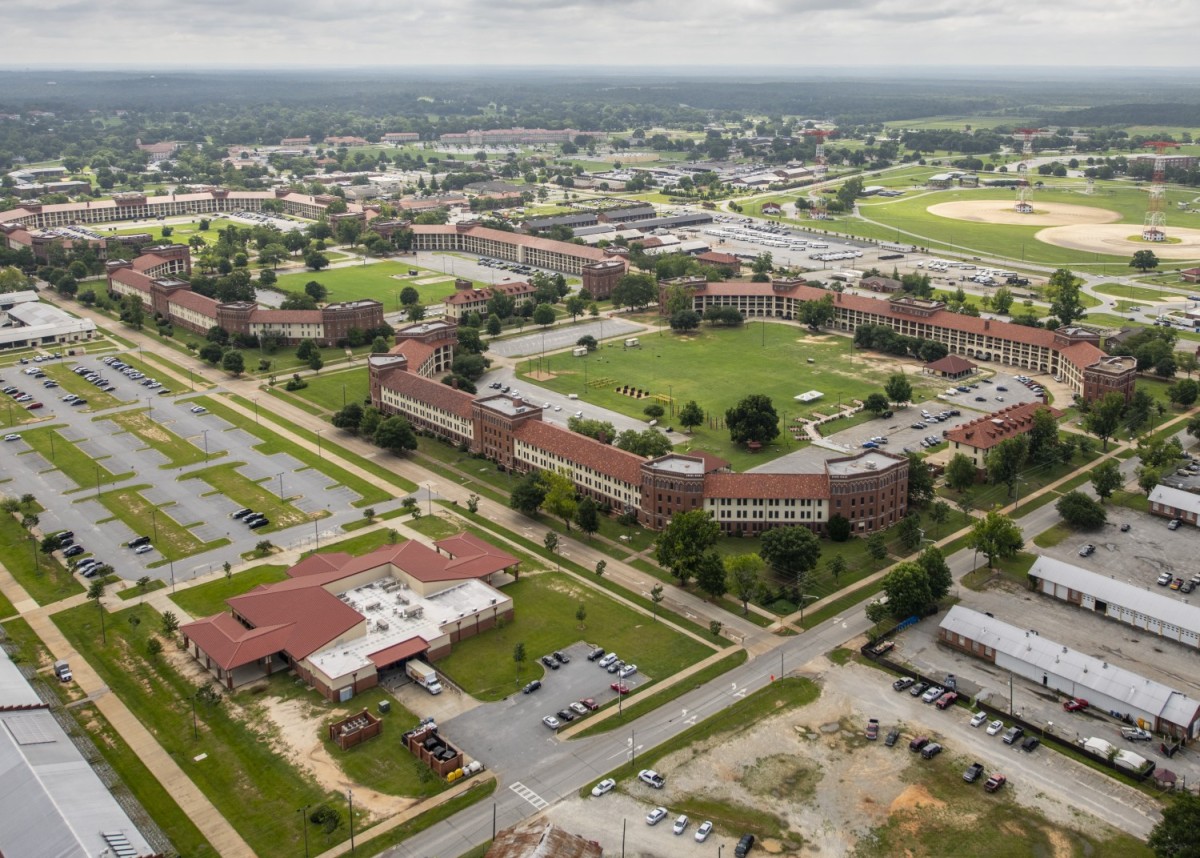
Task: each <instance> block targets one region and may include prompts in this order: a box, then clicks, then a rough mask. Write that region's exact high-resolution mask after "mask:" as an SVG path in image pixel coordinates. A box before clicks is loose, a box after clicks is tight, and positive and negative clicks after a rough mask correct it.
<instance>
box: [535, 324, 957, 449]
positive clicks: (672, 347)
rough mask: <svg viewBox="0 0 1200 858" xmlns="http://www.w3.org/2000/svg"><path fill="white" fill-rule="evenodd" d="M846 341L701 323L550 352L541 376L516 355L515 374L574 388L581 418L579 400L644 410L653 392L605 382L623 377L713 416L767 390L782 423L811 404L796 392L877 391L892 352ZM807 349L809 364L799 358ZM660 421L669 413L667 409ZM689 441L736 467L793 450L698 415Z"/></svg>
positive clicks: (915, 379)
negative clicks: (749, 441) (743, 443)
mask: <svg viewBox="0 0 1200 858" xmlns="http://www.w3.org/2000/svg"><path fill="white" fill-rule="evenodd" d="M850 347H851V341H850V340H849V339H848V338H846V337H840V336H835V335H832V334H820V335H811V334H808V333H807V332H806V331H804V330H803V329H800V328H796V327H793V326H790V325H788V326H784V325H763V324H759V323H755V324H749V325H745V326H743V327H741V328H738V329H733V330H729V329H713V328H708V327H704V328H702V329H701V330H700V331H698V332H696V333H694V334H692V335H688V336H677V335H674V334H672V335H669V336H663V337H659V336H649V337H643V338H642V347H641V348H634V349H625V348H623V347H622V346H621V345H620V344H610V345H609V346H607V347H605V348H604V349H602V350H601V351H599V352H595V353H593V355H592V356H590V357H588V358H585V359H580V358H576V357H573V356H572V355H571V353H570V352H569V351H568V352H564V353H560V354H554V355H550V356H548V357H547V359H546V365H547V369H548V371H549V373H551V377H550V378H548V379H535V378H534V377H533V376H531V375H530V371H531V369H534V370H535V369H536V366H537V363H536V361H534V362H531V361H525V362H523V363H521V364H520V365H519V371H520V374H521V375H522V376H523V377H524V378H526V379H528V380H531V381H533V380H537V382H538V383H539V384H543V385H545V386H546V387H549V388H551V389H552V390H555V391H556V392H558V393H577V394H579V399H580V401H579V407H580V409H582V410H583V412H584V416H585V417H586V416H588V411H589V408H588V406H600V407H604V408H609V409H612V410H613V411H618V412H621V413H624V414H627V415H630V416H634V417H642V418H643V419H644V417H643V415H642V409H643V408H645V406H646V405H648V404H649V403H650V402H652V401H653V399H651V398H649V397H646V398H642V399H636V398H633V397H631V396H627V395H624V394H622V393H619V392H617V391H616V389H615V388H617V387H621V386H625V385H629V386H631V387H634V388H639V389H642V390H647V391H650V392H651V394H653V395H654V396H661V397H663V399H664V400H665V399H668V398H669V397H674V402H675V406H676V408H680V407H682V406H683V405H684V404H686V403H687V402H688V401H689V400H695V401H696V402H697V403H698V404H699V406H700V407H701V408H702V409H704V410H705V412H706V413H707V414H708V415H709V416H710V417H711V418H715V419H723V418H724V414H725V411H726V410H727V409H729V408H732V407H734V406H735V405H736V404H737V402H738V401H739V400H740V399H741V398H742V397H743V396H745V395H746V394H748V393H762V394H765V395H767V396H768V397H770V399H771V401H772V403H773V404H774V406H775V410H776V412H777V413H778V414H779V417H780V419H781V420H782V421H783V425H790V424H791V422H792V418H794V417H797V416H800V415H807V414H808V413H809V412H810V411H811V410H812V409H811V407H804V406H801V405H800V403H798V402H796V401H794V399H793V397H794V396H796V395H797V394H800V393H803V392H804V391H807V390H819V391H821V392H822V393H823V394H824V398H823V399H822V400H821V404H822V405H825V404H831V403H837V402H839V401H840V402H842V403H843V404H845V403H848V402H849V401H850V400H851V399H860V400H861V399H864V398H865V397H866V396H867V395H868V394H870V393H875V392H882V390H883V386H884V383H885V382H886V380H887V377H888V376H889V375H890V374H891V367H892V366H893V365H894V364H893V362H892V360H891V359H888V358H884V357H882V356H880V355H877V354H875V353H873V352H862V351H856V352H854V353H853V354H851V353H850ZM731 354H738V355H741V357H742V360H741V361H740V362H739V365H738V371H737V372H730V371H729V356H730V355H731ZM809 358H811V359H812V361H813V363H807V360H808V359H809ZM909 381H910V382H911V383H912V386H913V390H914V395H915V396H917V397H920V396H922V395H928V396H930V397H932V396H933V395H935V394H937V393H940V392H941V391H942V389H943V388H944V385H941V386H939V385H938V384H937V383H936V381H935V380H933V379H928V378H924V377H922V376H920V375H917V374H910V375H909ZM662 422H663V423H666V424H671V423H672V422H673V418H672V417H671V416H670V413H669V412H668V416H666V417H664V418H663V420H662ZM679 428H682V427H679ZM693 447H697V448H701V449H704V450H709V451H711V452H713V453H715V454H716V455H718V456H721V457H722V458H724V459H727V460H728V461H730V462H731V463H732V464H733V467H734V470H738V471H740V470H744V469H746V468H749V467H752V466H754V465H757V464H761V463H762V462H763V461H765V460H769V459H772V458H775V457H776V456H779V455H782V454H784V453H787V452H790V451H791V450H794V449H796V445H795V443H793V442H792V438H791V436H790V435H789V434H788V433H787V432H781V434H780V436H779V437H778V438H777V439H776V440H775V441H774V442H773V443H772V444H770V445H769V446H768V447H767V448H766V449H764V450H763V451H762V452H760V453H757V454H755V453H749V452H747V451H746V450H744V449H742V448H741V447H737V446H735V445H734V444H733V443H732V442H731V441H730V440H729V433H728V430H726V429H721V428H710V427H709V425H707V424H701V425H700V426H698V427H696V429H695V431H694V433H693V436H692V440H691V441H690V442H689V443H687V444H685V445H683V447H682V448H681V450H682V451H686V450H688V449H691V448H693Z"/></svg>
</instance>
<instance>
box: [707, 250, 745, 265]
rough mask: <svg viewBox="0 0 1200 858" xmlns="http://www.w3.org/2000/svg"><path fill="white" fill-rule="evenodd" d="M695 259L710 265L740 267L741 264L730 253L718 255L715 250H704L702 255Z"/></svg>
mask: <svg viewBox="0 0 1200 858" xmlns="http://www.w3.org/2000/svg"><path fill="white" fill-rule="evenodd" d="M696 259H697V260H699V261H700V262H707V263H709V264H711V265H733V266H737V267H740V266H741V264H742V263H741V261H740V260H739V259H738V258H737V257H736V256H734V255H733V254H732V253H718V252H717V251H715V250H706V251H705V252H704V253H701V254H698V255H697V256H696Z"/></svg>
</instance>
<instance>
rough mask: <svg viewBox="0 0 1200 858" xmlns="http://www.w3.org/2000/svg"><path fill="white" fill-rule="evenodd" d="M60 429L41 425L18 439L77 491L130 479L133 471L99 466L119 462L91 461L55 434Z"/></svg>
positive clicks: (106, 459) (75, 447)
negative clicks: (51, 466) (67, 479)
mask: <svg viewBox="0 0 1200 858" xmlns="http://www.w3.org/2000/svg"><path fill="white" fill-rule="evenodd" d="M61 428H63V427H62V426H57V427H56V426H43V427H39V428H37V429H31V430H29V431H27V432H23V433H21V437H22V438H24V439H25V442H26V443H27V444H29V446H30V447H32V448H33V449H34V450H37V451H38V452H39V453H41V454H42V457H43V458H45V459H46V460H47V461H49V462H50V463H51V464H52V465H53V466H54V467H55V468H57V469H58V470H60V471H62V472H63V473H64V474H65V475H66V476H67V477H68V478H69V479H70V480H71V481H72V482H74V483H75V485H77V486H79V487H80V488H81V489H86V488H91V489H95V488H97V487H98V486H101V485H103V484H105V483H112V482H114V481H116V480H124V479H128V478H129V477H131V476H133V471H115V472H114V471H112V470H110V469H109V467H108V466H107V465H102V464H100V463H101V462H106V463H109V464H111V466H112V467H114V468H119V467H121V463H120V462H117V461H113V460H111V459H109V458H104V459H93V458H92V457H91V456H89V455H87V454H86V453H84V452H83V451H82V450H80V449H79V448H78V447H77V446H75V445H74V444H72V443H71V442H70V441H68V440H67V439H66V438H64V437H63V436H62V435H61V434H60V433H59V431H58V430H59V429H61Z"/></svg>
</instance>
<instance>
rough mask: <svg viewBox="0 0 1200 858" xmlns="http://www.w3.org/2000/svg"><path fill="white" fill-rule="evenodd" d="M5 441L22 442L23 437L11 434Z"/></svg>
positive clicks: (6, 436) (5, 437)
mask: <svg viewBox="0 0 1200 858" xmlns="http://www.w3.org/2000/svg"><path fill="white" fill-rule="evenodd" d="M4 440H5V441H20V440H21V436H20V435H14V434H13V433H11V432H9V433H8V434H7V435H5V436H4Z"/></svg>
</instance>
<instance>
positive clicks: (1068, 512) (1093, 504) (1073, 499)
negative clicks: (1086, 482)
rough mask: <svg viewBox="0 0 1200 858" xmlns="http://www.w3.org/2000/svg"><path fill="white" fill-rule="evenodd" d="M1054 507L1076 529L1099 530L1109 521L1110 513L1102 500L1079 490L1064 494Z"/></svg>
mask: <svg viewBox="0 0 1200 858" xmlns="http://www.w3.org/2000/svg"><path fill="white" fill-rule="evenodd" d="M1054 508H1055V509H1057V510H1058V514H1059V515H1061V516H1062V519H1063V521H1065V522H1066V523H1067V524H1069V525H1070V526H1071V527H1073V528H1075V529H1076V530H1098V529H1100V528H1101V527H1103V526H1104V525H1105V523H1106V522H1107V521H1108V514H1107V513H1106V512H1105V511H1104V507H1103V506H1101V504H1100V501H1098V500H1094V499H1092V498H1090V497H1088V496H1087V495H1085V494H1084V493H1083V492H1079V491H1074V492H1068V493H1067V494H1065V495H1063V496H1062V497H1061V498H1059V499H1058V503H1056V504H1055V505H1054Z"/></svg>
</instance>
